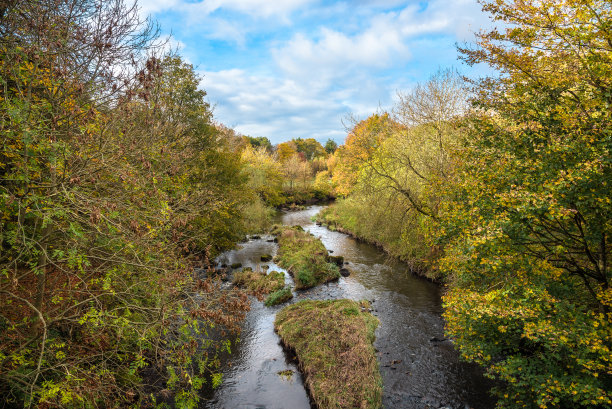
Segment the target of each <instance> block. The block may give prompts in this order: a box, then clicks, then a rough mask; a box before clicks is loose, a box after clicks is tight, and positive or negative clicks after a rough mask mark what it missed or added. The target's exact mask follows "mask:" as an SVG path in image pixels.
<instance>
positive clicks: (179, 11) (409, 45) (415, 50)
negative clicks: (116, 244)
mask: <svg viewBox="0 0 612 409" xmlns="http://www.w3.org/2000/svg"><path fill="white" fill-rule="evenodd" d="M138 4H139V7H140V12H141V14H142V15H143V16H150V17H151V18H152V19H153V20H156V21H157V22H158V24H159V27H160V30H161V35H162V38H169V44H171V45H172V47H173V48H175V49H177V50H178V52H179V54H181V55H182V56H183V57H184V59H185V60H186V61H187V62H189V63H191V64H193V65H194V67H195V69H196V71H197V72H198V74H199V75H200V76H201V77H202V84H201V85H202V88H203V89H205V90H206V92H207V94H208V101H209V102H210V103H211V105H213V107H214V115H215V118H216V120H217V121H219V122H221V123H223V124H225V125H226V126H229V127H232V128H234V129H235V130H236V131H237V132H239V133H242V134H245V135H250V136H266V137H268V138H269V139H270V140H271V141H272V143H273V144H276V143H280V142H283V141H287V140H290V139H292V138H315V139H317V140H318V141H319V142H321V143H325V141H327V139H333V140H335V141H336V142H338V143H342V142H343V141H344V139H345V137H346V129H345V125H344V123H346V118H347V115H352V116H354V117H357V118H361V119H364V118H366V117H368V116H369V115H370V114H372V113H374V112H376V111H377V110H388V109H390V108H391V107H392V106H393V104H394V102H395V101H396V95H397V92H398V91H400V92H406V91H409V90H410V89H411V87H413V86H414V85H415V84H417V83H419V82H424V81H426V80H427V79H428V78H429V77H430V76H431V75H432V74H434V73H435V72H436V71H437V70H439V69H444V68H455V69H457V70H459V71H460V72H461V73H463V74H466V75H469V76H477V75H480V73H478V72H477V71H478V70H479V68H472V67H469V66H467V65H465V64H463V63H462V62H460V61H459V60H458V59H457V56H458V53H457V50H456V44H458V43H459V44H461V43H464V42H472V41H473V40H474V33H475V32H477V31H479V30H480V29H482V28H486V27H487V26H490V24H491V23H490V21H489V18H488V16H486V15H485V14H483V13H482V12H481V9H480V6H479V5H478V4H477V2H476V0H431V1H416V0H415V1H413V0H404V1H400V0H351V1H332V0H139V1H138ZM343 120H344V121H343Z"/></svg>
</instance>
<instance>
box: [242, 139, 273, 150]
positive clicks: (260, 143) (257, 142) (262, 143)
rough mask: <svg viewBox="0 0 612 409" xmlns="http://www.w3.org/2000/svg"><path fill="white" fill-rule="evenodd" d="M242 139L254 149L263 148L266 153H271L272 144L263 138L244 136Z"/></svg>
mask: <svg viewBox="0 0 612 409" xmlns="http://www.w3.org/2000/svg"><path fill="white" fill-rule="evenodd" d="M244 138H245V139H246V140H247V142H248V143H249V144H250V145H251V146H252V147H254V148H258V147H263V148H265V149H266V150H267V151H268V152H272V143H271V142H270V140H269V139H268V138H266V137H265V136H258V137H253V136H245V137H244Z"/></svg>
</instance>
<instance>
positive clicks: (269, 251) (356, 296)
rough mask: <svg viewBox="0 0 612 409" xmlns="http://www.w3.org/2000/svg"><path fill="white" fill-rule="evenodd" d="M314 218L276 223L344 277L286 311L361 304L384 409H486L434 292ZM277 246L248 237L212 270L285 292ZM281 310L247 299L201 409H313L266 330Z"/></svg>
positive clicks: (488, 404)
mask: <svg viewBox="0 0 612 409" xmlns="http://www.w3.org/2000/svg"><path fill="white" fill-rule="evenodd" d="M321 209H322V207H321V206H313V207H310V208H308V209H306V210H301V211H292V212H282V213H279V214H278V215H277V216H276V219H275V220H274V222H275V223H278V224H283V225H285V226H297V225H299V226H302V228H303V229H304V230H305V231H306V232H308V233H311V234H312V235H314V236H315V237H316V238H318V239H319V240H321V242H322V243H323V245H324V247H325V248H326V250H328V253H331V254H332V255H334V256H342V257H344V261H345V263H348V264H346V265H347V266H348V268H350V269H351V275H350V276H349V277H346V278H345V277H341V278H340V279H338V280H335V281H332V282H329V283H327V284H323V285H318V286H315V287H313V288H310V289H308V290H302V291H296V292H295V293H294V294H293V295H294V298H293V299H292V300H289V301H288V302H289V303H290V304H293V303H298V302H300V301H303V300H318V301H324V300H336V299H349V300H353V301H357V302H358V301H359V300H369V301H370V304H371V308H372V309H373V311H372V312H371V314H372V315H374V316H375V317H376V318H377V319H378V320H379V321H380V325H379V326H378V328H377V329H376V340H375V341H374V348H376V357H377V360H378V362H379V371H380V374H381V377H382V382H383V390H382V402H383V403H382V405H383V407H384V408H406V409H438V408H451V409H464V408H466V407H469V408H472V409H490V408H492V407H493V406H494V400H492V399H491V398H490V397H489V395H488V394H487V390H488V389H489V387H490V386H491V382H490V381H489V380H488V379H485V378H483V376H482V370H481V369H480V368H479V367H477V366H476V365H469V364H466V363H464V362H461V361H460V360H459V357H458V353H457V352H456V351H455V350H454V349H453V346H452V344H451V343H450V342H449V341H444V338H445V337H444V321H443V320H442V318H441V316H440V314H441V312H442V306H441V301H440V293H441V290H440V287H439V286H438V285H435V284H433V283H431V282H430V281H428V280H424V279H421V278H419V277H417V276H415V275H412V274H407V271H408V270H409V267H408V266H406V265H405V264H404V263H401V262H399V261H397V260H396V259H395V258H391V257H389V256H388V255H386V254H385V253H383V252H382V251H381V250H380V249H378V248H376V247H374V246H371V245H369V244H367V243H364V242H361V241H357V240H355V239H353V238H352V237H350V236H348V235H346V234H342V233H339V232H336V231H331V230H329V229H327V228H326V227H323V226H318V225H316V224H315V223H314V222H313V218H314V216H315V215H316V214H317V213H318V212H319V211H320V210H321ZM277 252H278V244H277V243H274V241H273V237H272V236H267V235H261V236H260V237H257V236H252V237H249V239H248V240H247V241H245V242H243V243H241V244H240V245H239V246H238V247H237V248H235V249H233V250H230V251H228V252H226V253H224V254H223V255H221V256H220V257H219V258H218V259H217V260H216V261H217V263H218V265H223V264H226V265H228V266H230V265H232V264H236V265H238V264H242V266H243V267H251V268H252V269H253V270H255V271H257V270H258V269H262V267H264V266H268V270H269V271H282V272H285V273H286V276H285V279H286V285H288V286H292V283H293V280H292V278H291V277H290V276H289V274H288V273H287V272H286V270H285V269H284V268H282V267H281V266H279V265H278V264H277V263H275V262H274V261H271V262H262V261H261V256H264V255H272V256H276V255H277ZM282 308H283V307H282V306H277V307H267V306H265V305H264V303H263V302H260V301H257V300H255V299H252V302H251V310H250V311H249V313H248V314H247V318H246V320H245V322H244V323H243V325H242V333H241V334H240V342H238V343H237V344H234V345H232V353H231V355H230V354H222V355H220V365H221V368H222V373H223V383H222V384H221V385H220V386H219V387H217V388H216V389H212V388H209V389H207V390H206V392H205V394H204V396H205V397H206V399H207V402H206V404H205V405H204V407H203V408H202V409H226V408H237V407H266V408H269V409H284V408H287V407H290V408H292V409H312V406H311V405H312V400H311V399H310V398H309V397H308V394H307V387H306V385H305V379H304V377H303V376H302V374H301V373H300V370H299V369H298V367H297V361H296V360H295V356H294V355H291V354H287V352H286V350H285V349H284V348H283V346H282V345H281V342H280V338H279V335H278V334H277V333H276V332H275V331H274V321H275V318H276V315H277V313H278V312H279V311H280V310H281V309H282Z"/></svg>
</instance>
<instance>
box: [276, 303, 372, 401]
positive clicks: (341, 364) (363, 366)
mask: <svg viewBox="0 0 612 409" xmlns="http://www.w3.org/2000/svg"><path fill="white" fill-rule="evenodd" d="M367 307H368V305H367V302H361V303H357V302H355V301H350V300H331V301H313V300H306V301H302V302H299V303H297V304H293V305H290V306H288V307H285V308H284V309H282V310H281V311H280V312H279V313H278V314H277V315H276V320H275V322H274V328H275V330H276V331H277V332H278V334H279V336H280V337H281V339H282V342H283V344H284V345H285V346H286V347H287V348H289V349H291V350H293V351H295V354H296V355H297V358H298V361H299V364H300V368H301V369H302V372H303V374H304V377H305V382H306V386H307V388H308V390H309V392H310V395H311V397H312V399H313V401H314V402H315V404H316V406H317V407H318V408H319V409H328V408H329V409H340V408H361V409H370V408H380V407H381V404H382V403H381V396H382V379H381V376H380V372H379V368H378V362H377V360H376V354H375V351H374V347H373V346H372V343H373V342H374V331H375V330H376V327H377V326H378V319H377V318H375V317H374V316H372V315H371V314H370V313H369V312H366V309H367Z"/></svg>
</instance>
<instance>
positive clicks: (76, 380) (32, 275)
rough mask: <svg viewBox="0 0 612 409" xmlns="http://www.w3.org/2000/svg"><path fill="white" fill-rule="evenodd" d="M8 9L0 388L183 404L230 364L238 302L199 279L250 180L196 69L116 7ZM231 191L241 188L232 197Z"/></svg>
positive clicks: (56, 403)
mask: <svg viewBox="0 0 612 409" xmlns="http://www.w3.org/2000/svg"><path fill="white" fill-rule="evenodd" d="M2 7H3V8H2V9H1V10H0V32H1V35H2V37H1V42H0V55H1V56H2V58H1V59H0V72H1V75H0V81H1V83H0V84H1V89H0V92H1V94H0V116H1V117H2V121H0V123H1V125H0V132H1V135H2V142H3V143H2V148H1V150H0V181H1V183H0V247H1V251H0V310H1V312H0V328H1V330H0V346H1V347H0V350H1V353H0V391H1V394H0V395H1V396H2V398H1V399H2V403H3V404H8V405H20V406H28V407H32V406H41V407H77V406H78V407H83V406H87V407H111V406H112V407H127V406H132V407H138V406H145V405H149V404H152V403H153V402H151V399H150V397H151V395H150V391H145V388H144V385H143V382H142V368H144V367H148V368H149V369H150V370H151V371H152V372H151V373H156V372H155V371H157V373H158V374H159V377H160V379H164V380H166V381H167V382H166V386H167V387H168V388H170V389H172V390H173V391H174V392H175V393H176V400H177V403H178V404H179V405H180V406H186V407H187V406H192V405H194V404H195V402H196V401H197V399H198V395H197V390H198V389H199V388H201V386H202V385H203V383H205V382H213V383H218V379H219V377H218V375H216V376H212V379H211V373H215V371H216V368H218V365H219V359H218V351H219V350H220V348H224V349H225V348H227V347H228V346H229V340H228V339H227V338H223V337H222V338H221V340H220V341H219V342H217V341H214V340H213V339H207V338H205V337H202V338H200V339H199V340H197V341H196V339H194V334H197V333H201V331H203V332H206V330H207V329H209V328H211V327H212V326H213V325H215V326H219V325H221V328H223V329H224V330H226V331H227V330H232V331H236V330H237V329H238V325H237V322H238V320H239V318H240V317H241V316H242V314H243V313H244V311H245V309H246V308H248V307H247V299H246V297H245V296H244V294H241V293H237V292H233V291H230V292H221V291H220V290H219V289H220V285H219V284H217V283H215V282H213V281H212V280H205V281H202V280H199V279H198V277H196V276H194V266H195V265H197V263H199V264H200V265H201V264H205V262H206V259H207V258H210V257H213V256H214V254H215V252H216V251H219V250H220V249H221V248H222V247H223V246H228V245H230V244H233V243H234V241H233V240H234V238H235V237H237V235H239V232H237V231H236V229H234V228H232V226H231V223H233V222H234V221H236V220H239V217H240V205H241V200H240V192H241V191H242V190H243V184H244V179H243V178H242V177H241V176H240V171H241V168H240V164H239V161H238V160H237V158H236V157H233V156H231V155H228V154H226V152H225V151H227V150H228V149H227V147H226V146H225V143H224V142H223V140H221V139H220V138H219V134H218V132H217V131H216V128H215V126H214V125H213V124H212V115H211V112H210V108H209V106H208V104H206V103H205V101H204V99H203V98H204V96H205V93H203V91H200V90H198V86H197V85H198V81H197V77H196V76H195V73H194V72H193V69H192V67H190V66H188V65H186V64H184V63H183V62H182V61H180V59H177V58H176V57H168V58H165V59H158V58H154V57H150V58H148V59H146V61H140V60H139V59H138V56H139V55H146V54H147V53H154V52H155V48H154V47H152V46H151V40H152V37H151V31H150V29H149V28H148V26H147V25H141V22H139V20H138V12H137V10H136V8H134V7H133V8H126V7H125V5H124V3H123V2H122V1H119V0H118V1H110V2H100V1H89V0H74V1H69V0H65V1H58V2H39V1H22V2H13V3H11V4H8V5H6V4H5V3H3V6H2ZM232 192H235V193H232Z"/></svg>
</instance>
